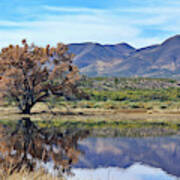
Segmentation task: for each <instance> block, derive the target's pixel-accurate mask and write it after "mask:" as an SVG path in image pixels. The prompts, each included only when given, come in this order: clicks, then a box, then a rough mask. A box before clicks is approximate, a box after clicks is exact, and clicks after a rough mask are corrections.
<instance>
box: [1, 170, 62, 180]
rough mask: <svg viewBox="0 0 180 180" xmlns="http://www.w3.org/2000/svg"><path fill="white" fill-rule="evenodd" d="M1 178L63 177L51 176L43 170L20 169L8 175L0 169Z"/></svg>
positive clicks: (54, 179)
mask: <svg viewBox="0 0 180 180" xmlns="http://www.w3.org/2000/svg"><path fill="white" fill-rule="evenodd" d="M0 179H1V180H63V178H58V177H53V176H51V175H50V174H47V173H45V172H44V171H43V170H39V171H37V172H31V173H29V172H27V171H25V170H21V171H20V172H15V173H13V174H12V175H10V174H9V173H8V172H6V173H4V172H2V170H0Z"/></svg>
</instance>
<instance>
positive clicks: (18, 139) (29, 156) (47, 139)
mask: <svg viewBox="0 0 180 180" xmlns="http://www.w3.org/2000/svg"><path fill="white" fill-rule="evenodd" d="M87 135H88V132H87V131H76V132H74V131H69V132H66V133H60V132H59V131H58V130H57V129H48V128H38V127H37V126H36V125H35V124H34V123H33V122H32V121H31V120H30V119H29V118H23V119H21V120H20V121H19V122H18V124H17V125H16V128H15V130H14V131H13V130H12V128H11V127H9V126H4V125H0V139H1V141H0V166H1V167H0V168H3V169H4V170H7V169H11V173H13V172H14V171H20V170H21V169H22V168H26V169H27V170H28V171H34V170H35V169H36V168H38V166H39V164H41V163H47V162H52V163H53V168H54V169H56V170H58V172H59V173H60V174H62V173H64V172H66V173H70V169H71V166H72V165H73V164H75V163H77V162H78V157H79V155H80V154H81V153H82V152H81V151H80V150H79V149H78V145H77V143H78V140H80V139H82V138H85V137H86V136H87Z"/></svg>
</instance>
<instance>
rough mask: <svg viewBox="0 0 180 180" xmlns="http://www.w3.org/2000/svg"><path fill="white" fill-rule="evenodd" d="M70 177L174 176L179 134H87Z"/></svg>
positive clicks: (179, 168) (163, 179)
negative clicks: (145, 135)
mask: <svg viewBox="0 0 180 180" xmlns="http://www.w3.org/2000/svg"><path fill="white" fill-rule="evenodd" d="M78 146H79V148H80V149H81V150H82V151H83V152H84V154H83V155H82V156H80V157H79V161H78V163H77V164H76V165H75V166H74V168H73V169H72V172H74V174H75V176H74V177H72V178H69V179H71V180H76V179H77V180H78V179H87V180H90V179H94V180H96V179H97V180H100V179H103V180H118V179H125V180H152V179H153V180H174V179H177V177H180V136H166V137H154V138H147V137H146V138H125V137H116V138H108V137H103V138H98V137H87V138H86V139H84V140H82V141H79V142H78Z"/></svg>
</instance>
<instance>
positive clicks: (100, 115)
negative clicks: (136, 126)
mask: <svg viewBox="0 0 180 180" xmlns="http://www.w3.org/2000/svg"><path fill="white" fill-rule="evenodd" d="M53 111H54V112H55V113H56V115H52V114H51V113H50V111H49V110H48V108H47V106H46V105H44V104H41V103H39V104H37V105H36V106H35V107H34V108H33V111H32V114H31V115H30V116H29V115H23V114H20V113H19V111H18V109H17V108H15V107H3V106H1V107H0V117H1V120H3V121H4V120H19V119H20V118H21V117H24V116H28V117H31V119H32V120H36V121H37V120H38V121H42V120H57V121H72V122H73V121H81V122H90V121H91V122H98V121H133V122H134V121H147V122H171V123H179V122H180V111H179V110H178V109H168V110H167V109H165V110H164V109H153V110H147V109H121V108H119V109H102V108H101V109H99V108H75V109H70V111H67V109H65V108H57V107H56V108H54V109H53Z"/></svg>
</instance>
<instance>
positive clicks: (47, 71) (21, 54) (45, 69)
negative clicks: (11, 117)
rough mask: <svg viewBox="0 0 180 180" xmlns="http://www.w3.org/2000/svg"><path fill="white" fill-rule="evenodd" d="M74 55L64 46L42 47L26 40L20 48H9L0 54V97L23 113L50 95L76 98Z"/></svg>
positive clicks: (12, 46) (77, 78)
mask: <svg viewBox="0 0 180 180" xmlns="http://www.w3.org/2000/svg"><path fill="white" fill-rule="evenodd" d="M72 58H73V55H72V54H71V53H69V52H68V47H67V45H64V44H61V43H58V44H57V46H56V47H50V45H47V46H46V47H45V48H43V47H38V46H36V45H34V44H31V45H29V44H28V43H27V42H26V40H23V41H22V46H19V45H9V47H6V48H3V49H2V50H1V53H0V94H1V97H2V98H11V99H13V100H14V101H15V102H16V104H17V106H18V108H19V109H20V110H21V112H22V113H25V114H29V113H30V111H31V108H32V107H33V106H34V105H35V104H36V103H37V102H41V101H43V100H45V99H46V98H47V97H49V96H50V95H57V96H65V97H69V96H71V95H77V94H78V95H79V94H81V92H80V91H79V90H78V88H77V81H78V80H79V79H80V76H79V72H78V68H77V67H76V66H75V65H73V64H72Z"/></svg>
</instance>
